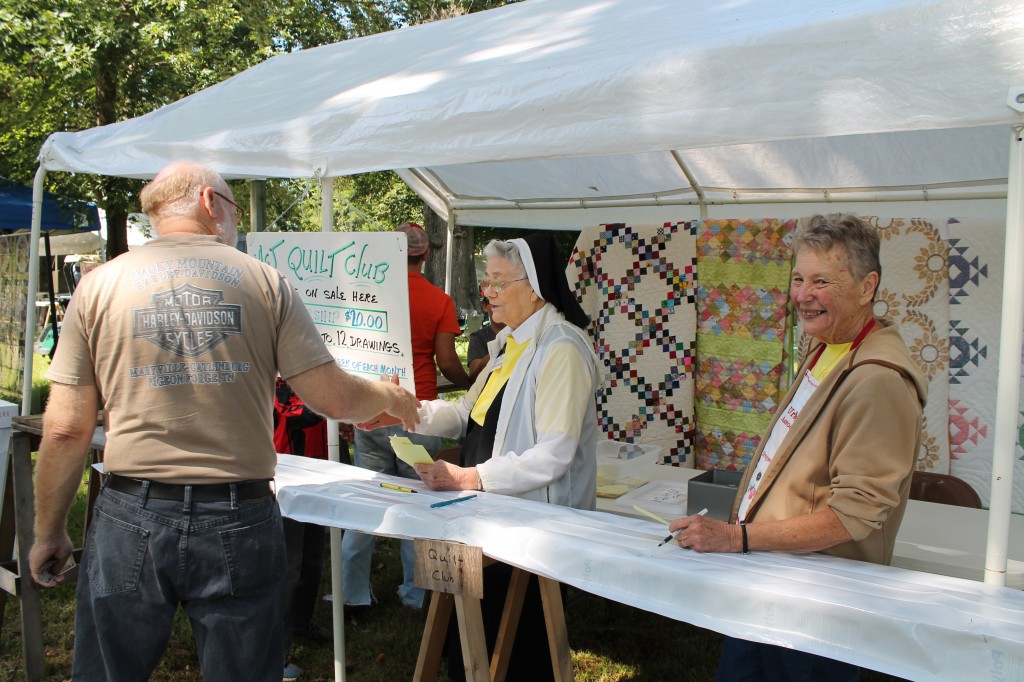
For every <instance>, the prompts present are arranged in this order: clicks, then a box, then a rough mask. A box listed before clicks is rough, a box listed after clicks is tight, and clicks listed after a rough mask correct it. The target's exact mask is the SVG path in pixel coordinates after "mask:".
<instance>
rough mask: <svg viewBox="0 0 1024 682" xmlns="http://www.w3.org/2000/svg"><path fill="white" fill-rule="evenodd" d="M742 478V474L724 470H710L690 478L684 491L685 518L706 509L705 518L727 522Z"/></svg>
mask: <svg viewBox="0 0 1024 682" xmlns="http://www.w3.org/2000/svg"><path fill="white" fill-rule="evenodd" d="M742 478H743V473H742V472H740V471H729V470H726V469H711V470H710V471H705V472H704V473H703V474H701V475H700V476H695V477H694V478H691V479H690V483H689V486H688V487H687V489H686V514H687V516H689V515H691V514H696V513H697V512H699V511H700V510H701V509H703V508H704V507H707V508H708V513H707V516H710V517H711V518H713V519H720V520H722V521H728V520H729V512H730V511H732V502H733V500H735V499H736V491H737V490H738V489H739V485H740V479H742Z"/></svg>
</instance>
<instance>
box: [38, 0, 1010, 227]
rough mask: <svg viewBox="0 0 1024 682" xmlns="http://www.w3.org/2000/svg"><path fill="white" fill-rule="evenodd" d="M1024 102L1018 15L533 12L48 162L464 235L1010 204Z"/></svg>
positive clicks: (690, 9) (990, 1)
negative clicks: (836, 207)
mask: <svg viewBox="0 0 1024 682" xmlns="http://www.w3.org/2000/svg"><path fill="white" fill-rule="evenodd" d="M1013 86H1024V5H1022V4H1021V3H1020V2H1018V1H1017V0H974V1H972V2H969V3H965V2H961V1H959V0H860V1H853V2H851V1H850V0H824V1H821V2H815V3H810V4H809V3H806V2H801V1H799V0H789V1H785V0H783V1H779V2H760V1H751V0H731V1H729V2H717V3H707V2H700V1H699V0H644V2H635V1H634V0H530V1H529V2H524V3H519V4H516V5H512V6H508V7H504V8H500V9H496V10H491V11H488V12H481V13H476V14H472V15H467V16H464V17H459V18H456V19H451V20H448V21H443V22H436V23H432V24H426V25H421V26H416V27H412V28H407V29H402V30H399V31H393V32H390V33H384V34H379V35H375V36H370V37H367V38H363V39H358V40H349V41H345V42H342V43H337V44H334V45H328V46H324V47H320V48H315V49H310V50H304V51H300V52H296V53H291V54H287V55H281V56H278V57H275V58H273V59H271V60H269V61H267V62H265V63H263V64H260V65H258V66H256V67H254V68H252V69H249V70H248V71H245V72H244V73H241V74H239V75H237V76H235V77H234V78H231V79H229V80H227V81H225V82H223V83H220V84H218V85H215V86H213V87H210V88H208V89H206V90H204V91H202V92H199V93H196V94H194V95H192V96H191V97H188V98H186V99H184V100H181V101H179V102H176V103H173V104H170V105H167V106H165V107H163V108H161V109H158V110H156V111H154V112H152V113H150V114H148V115H146V116H142V117H140V118H137V119H133V120H130V121H124V122H120V123H116V124H113V125H109V126H105V127H101V128H93V129H91V130H86V131H81V132H76V133H56V134H54V135H53V136H51V137H50V139H49V140H48V141H47V143H46V144H45V146H44V147H43V149H42V151H41V155H40V161H41V165H42V166H43V168H45V169H47V170H62V171H71V172H88V173H98V174H103V175H117V176H129V177H150V176H152V175H153V174H155V173H156V172H157V171H158V170H159V169H160V168H161V167H163V166H164V165H165V164H166V163H168V162H170V161H174V160H179V159H192V160H195V161H202V162H206V163H210V164H212V165H213V166H215V167H216V168H217V169H218V170H220V171H221V172H222V173H224V174H226V175H228V176H233V177H311V176H314V175H317V174H319V175H324V176H339V175H346V174H350V173H356V172H363V171H368V170H378V169H405V170H401V172H402V175H403V177H404V178H406V179H407V181H409V182H410V183H411V184H413V185H414V187H416V189H417V191H420V192H421V193H422V194H423V195H424V196H425V197H426V198H428V199H432V200H433V201H432V204H433V205H434V206H435V207H436V208H437V209H438V210H439V212H441V213H442V214H443V215H446V214H447V213H448V212H449V211H450V210H454V211H455V212H458V211H459V210H460V208H461V207H464V206H465V207H469V206H476V207H478V208H479V207H480V206H482V205H489V204H491V205H493V204H494V203H495V202H497V203H498V204H504V205H506V206H508V205H510V202H517V201H518V202H530V201H539V202H541V204H540V205H539V206H538V207H539V208H543V207H544V204H545V202H551V201H554V200H558V201H569V202H576V203H577V204H579V202H596V201H601V200H619V199H622V198H629V197H633V198H636V197H645V198H647V199H652V198H653V197H654V196H655V195H657V196H658V197H659V199H658V200H659V201H661V200H676V201H695V200H696V193H695V190H694V185H696V186H698V187H701V188H706V189H702V191H704V192H705V194H706V198H707V199H709V200H731V199H732V198H733V197H734V196H735V194H734V193H750V192H753V193H754V196H755V197H759V198H761V199H771V200H778V199H780V198H783V197H786V196H800V195H801V193H803V192H805V191H807V190H813V191H814V192H816V193H817V197H818V198H819V199H823V190H828V191H829V192H830V195H829V196H830V197H831V198H832V199H835V198H836V197H835V196H834V195H835V194H836V193H837V192H840V193H841V192H843V191H845V190H849V189H856V188H888V189H889V190H897V188H910V190H906V189H904V190H897V191H915V192H917V193H918V195H920V193H921V190H922V188H923V187H925V186H927V187H929V188H930V191H931V192H932V194H933V196H934V193H935V192H936V191H937V190H939V189H941V188H942V187H943V186H944V185H946V184H948V183H952V184H953V185H955V186H960V185H964V184H966V185H967V186H968V187H972V188H974V189H975V190H977V187H978V186H981V187H985V188H986V189H988V190H992V189H993V188H994V190H995V192H996V193H997V194H998V193H1000V192H1001V193H1003V194H1005V182H1006V175H1007V170H1006V169H1007V159H1008V155H1007V150H1006V137H1007V133H1008V125H1009V124H1010V123H1012V122H1013V121H1015V120H1019V115H1018V114H1017V113H1015V112H1014V111H1013V110H1012V109H1011V108H1010V107H1008V106H1007V98H1008V90H1009V88H1011V87H1013ZM687 173H689V174H690V177H689V178H688V177H687ZM786 189H789V190H796V191H795V192H794V191H790V192H785V191H781V190H786ZM761 190H770V191H769V192H768V193H767V194H765V193H764V192H763V191H761ZM537 219H541V220H542V218H541V217H540V216H535V217H534V218H531V219H526V218H524V222H529V221H530V220H537ZM460 222H462V223H463V224H466V220H460Z"/></svg>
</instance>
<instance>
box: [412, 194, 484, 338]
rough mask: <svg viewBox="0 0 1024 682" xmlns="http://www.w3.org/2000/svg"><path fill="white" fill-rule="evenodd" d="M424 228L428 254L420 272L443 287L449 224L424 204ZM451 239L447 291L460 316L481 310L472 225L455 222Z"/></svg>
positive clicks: (463, 316)
mask: <svg viewBox="0 0 1024 682" xmlns="http://www.w3.org/2000/svg"><path fill="white" fill-rule="evenodd" d="M423 216H424V220H423V222H424V223H425V224H424V226H423V229H425V230H426V231H427V234H428V235H429V236H430V249H431V251H430V255H429V256H428V257H427V262H426V263H424V265H423V274H424V276H425V277H426V278H427V279H428V280H430V281H431V282H432V283H433V284H434V285H436V286H439V287H441V288H442V289H444V288H445V287H444V274H445V245H446V244H447V241H448V225H447V223H446V222H445V221H444V220H443V219H442V218H441V216H439V215H437V214H436V213H434V212H433V211H432V210H430V207H429V206H426V205H425V204H424V206H423ZM453 237H454V239H453V242H452V281H451V286H450V287H448V293H449V294H450V295H451V297H452V298H453V299H454V300H455V310H456V312H457V313H458V315H459V319H465V317H466V316H467V315H468V314H469V313H470V312H473V311H477V312H479V311H480V296H479V289H478V288H477V284H476V267H475V265H474V262H473V251H474V245H473V228H472V227H466V226H464V225H456V226H455V231H454V235H453Z"/></svg>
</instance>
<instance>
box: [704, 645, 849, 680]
mask: <svg viewBox="0 0 1024 682" xmlns="http://www.w3.org/2000/svg"><path fill="white" fill-rule="evenodd" d="M858 679H860V668H858V667H857V666H855V665H851V664H850V663H843V662H842V661H836V660H833V659H831V658H825V657H824V656H818V655H816V654H809V653H807V652H804V651H796V650H795V649H787V648H785V647H781V646H773V645H771V644H762V643H760V642H748V641H746V640H743V639H736V638H735V637H726V638H725V646H724V647H723V648H722V657H721V658H720V659H719V660H718V672H717V675H716V677H715V682H744V681H746V682H755V681H758V682H760V681H763V682H822V681H824V680H827V681H828V682H856V681H857V680H858Z"/></svg>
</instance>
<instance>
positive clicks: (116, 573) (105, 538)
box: [72, 488, 285, 682]
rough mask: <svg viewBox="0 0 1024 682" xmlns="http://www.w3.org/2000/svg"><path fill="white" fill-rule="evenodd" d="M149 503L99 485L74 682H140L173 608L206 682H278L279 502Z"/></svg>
mask: <svg viewBox="0 0 1024 682" xmlns="http://www.w3.org/2000/svg"><path fill="white" fill-rule="evenodd" d="M190 497H191V495H190V494H188V493H186V500H185V501H184V502H182V501H175V500H156V499H152V498H147V497H144V496H135V495H131V494H128V493H124V492H119V491H116V490H111V489H108V488H104V490H103V491H102V493H101V494H100V496H99V498H98V499H97V501H96V505H95V507H94V514H93V520H92V525H91V526H90V527H89V537H88V541H87V542H86V548H85V553H84V556H83V561H82V568H81V573H80V574H79V579H78V606H77V611H76V616H75V654H74V661H73V664H72V678H73V679H74V680H90V681H91V680H97V681H101V680H102V681H106V680H110V681H111V682H121V681H125V680H148V679H149V677H150V675H151V673H152V672H153V670H154V669H155V668H156V666H157V665H158V664H159V662H160V659H161V658H162V656H163V654H164V651H165V649H166V648H167V642H168V640H169V638H170V635H171V627H172V622H173V619H174V614H175V611H177V608H178V604H181V605H182V607H183V608H184V610H185V613H186V614H187V615H188V617H189V620H190V621H191V622H192V631H193V634H194V635H195V639H196V647H197V649H198V653H199V664H200V667H201V668H202V671H203V677H204V678H205V679H207V680H229V681H231V680H237V681H238V682H243V681H247V680H261V681H262V680H268V681H269V680H273V681H274V682H277V681H278V680H280V679H281V672H282V669H283V661H284V647H283V643H282V637H281V630H282V617H281V599H282V588H283V586H284V581H285V549H284V534H283V531H282V528H281V512H280V510H279V509H278V506H277V500H276V499H275V498H274V497H273V496H272V495H268V496H266V497H264V498H261V499H257V500H251V501H246V500H233V501H224V502H201V503H200V502H191V500H190V499H189V498H190Z"/></svg>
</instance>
